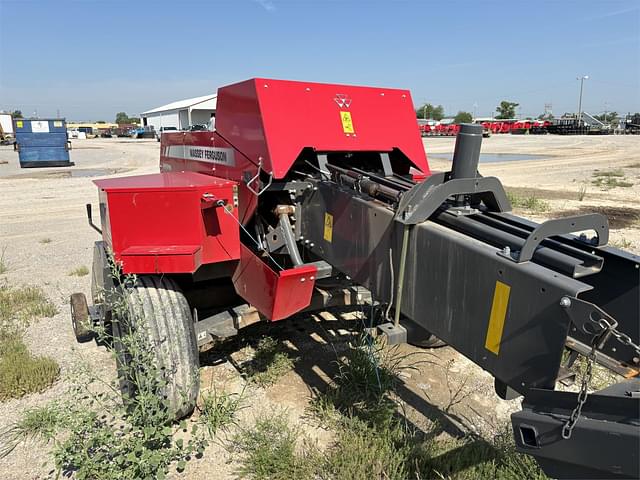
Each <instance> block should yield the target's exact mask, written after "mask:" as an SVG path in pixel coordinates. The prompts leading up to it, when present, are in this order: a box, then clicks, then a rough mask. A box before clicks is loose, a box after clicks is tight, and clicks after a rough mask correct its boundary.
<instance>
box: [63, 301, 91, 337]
mask: <svg viewBox="0 0 640 480" xmlns="http://www.w3.org/2000/svg"><path fill="white" fill-rule="evenodd" d="M69 303H70V305H71V326H72V327H73V334H74V335H75V336H76V341H77V342H78V343H85V342H88V341H90V340H91V339H93V332H92V331H91V321H90V320H89V306H88V305H87V297H85V295H84V293H72V294H71V298H70V302H69Z"/></svg>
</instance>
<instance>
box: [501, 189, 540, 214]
mask: <svg viewBox="0 0 640 480" xmlns="http://www.w3.org/2000/svg"><path fill="white" fill-rule="evenodd" d="M507 198H508V199H509V202H510V203H511V206H512V207H515V208H523V209H525V210H529V211H530V212H546V211H548V210H549V202H547V201H545V200H540V199H539V198H537V197H536V196H535V195H530V196H521V195H518V194H516V193H513V192H509V191H507Z"/></svg>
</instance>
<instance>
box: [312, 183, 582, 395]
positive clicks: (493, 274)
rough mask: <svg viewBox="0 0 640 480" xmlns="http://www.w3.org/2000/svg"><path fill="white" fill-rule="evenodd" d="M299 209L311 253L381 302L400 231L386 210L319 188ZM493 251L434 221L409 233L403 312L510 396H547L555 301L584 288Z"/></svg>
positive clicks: (559, 335) (554, 356)
mask: <svg viewBox="0 0 640 480" xmlns="http://www.w3.org/2000/svg"><path fill="white" fill-rule="evenodd" d="M302 210H303V215H302V218H303V222H302V233H303V235H304V237H305V239H309V240H310V241H311V242H313V243H314V247H313V248H311V250H312V251H313V252H314V253H315V254H317V255H319V256H320V257H321V258H323V259H325V260H326V261H327V262H329V263H331V264H332V265H333V266H334V267H335V268H336V269H338V270H341V271H342V272H344V273H346V274H347V275H349V276H350V277H351V278H352V279H353V281H354V282H355V283H358V284H360V285H363V286H365V287H366V288H368V289H369V290H371V292H372V295H373V297H374V298H376V299H378V300H380V301H382V302H388V301H389V299H390V297H391V295H390V288H391V282H390V275H389V271H390V264H389V250H390V249H392V250H393V256H392V258H393V264H394V270H395V269H397V268H398V265H399V255H400V242H401V238H402V229H403V228H404V226H403V225H402V224H400V223H399V222H394V221H393V216H394V212H393V211H392V210H391V209H390V208H387V207H385V206H383V205H382V204H380V203H378V202H373V201H370V200H367V199H366V198H364V197H358V196H354V192H353V191H352V190H349V189H347V188H345V187H339V186H336V185H332V184H327V183H320V184H319V185H318V190H317V191H315V192H313V194H311V195H310V196H309V197H308V199H307V201H305V203H303V206H302ZM325 212H327V213H330V214H331V215H333V238H332V241H331V242H328V241H326V240H325V239H324V237H323V225H324V221H323V219H324V214H325ZM498 252H499V249H497V248H495V247H493V246H490V245H487V244H486V243H484V242H481V241H478V240H474V239H472V238H470V237H469V236H467V235H464V234H462V233H459V232H455V231H453V230H451V229H450V228H447V227H444V226H442V225H438V224H436V223H434V222H424V223H421V224H419V225H416V226H414V227H413V228H412V230H411V235H410V240H409V250H408V259H407V270H406V273H405V275H406V282H405V287H404V299H403V302H402V309H401V311H402V314H403V315H404V316H406V317H407V318H408V319H410V320H412V321H414V322H415V323H417V324H418V325H419V326H421V327H422V328H424V329H426V330H428V331H429V332H431V333H433V334H434V335H436V336H437V337H438V338H440V339H442V340H443V341H445V342H447V343H448V344H450V345H452V346H453V347H454V348H456V349H457V350H459V351H460V352H461V353H463V354H464V355H466V356H467V357H469V358H470V359H471V360H473V361H474V362H476V363H477V364H479V365H480V366H482V367H483V368H485V369H486V370H488V371H489V372H491V373H492V374H493V375H494V376H496V377H497V378H498V379H499V380H501V381H502V382H504V383H505V384H507V385H509V386H511V387H512V388H513V389H514V390H516V391H518V392H521V393H523V392H526V391H527V389H528V388H530V387H544V388H553V385H554V384H555V379H556V376H557V374H558V368H559V365H560V359H561V355H562V351H563V348H564V342H565V339H566V335H567V331H568V327H569V319H568V318H567V316H566V315H565V314H564V312H563V311H562V308H561V307H560V304H559V303H560V299H561V298H562V297H563V296H566V295H571V296H576V295H578V294H579V293H581V292H584V291H586V290H588V289H590V287H589V285H587V284H584V283H582V282H580V281H577V280H575V279H572V278H567V277H564V276H561V275H558V274H557V273H556V272H554V271H553V270H550V269H548V268H545V267H543V266H541V265H537V264H535V263H531V262H528V263H524V264H518V263H515V262H513V261H511V260H510V259H506V258H504V257H501V256H500V255H498ZM496 280H500V281H502V282H504V283H507V284H509V285H510V286H511V288H512V291H511V299H510V303H509V313H508V316H507V321H506V323H505V327H504V333H503V336H502V338H503V342H502V345H501V349H500V355H498V356H496V355H494V354H493V353H492V352H490V351H488V350H487V349H486V348H485V347H484V343H485V337H486V335H487V327H488V321H489V315H490V310H491V304H492V299H493V294H494V289H495V282H496ZM521 312H526V315H522V314H521ZM532 359H535V361H532Z"/></svg>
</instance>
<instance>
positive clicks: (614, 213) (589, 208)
mask: <svg viewBox="0 0 640 480" xmlns="http://www.w3.org/2000/svg"><path fill="white" fill-rule="evenodd" d="M585 213H601V214H602V215H604V216H605V217H607V218H608V219H609V227H610V228H612V229H616V230H617V229H620V228H629V227H633V226H637V225H638V223H640V209H637V208H628V207H605V206H596V205H584V206H582V207H579V208H576V209H574V210H562V211H557V212H554V213H553V215H555V216H558V217H569V216H571V215H582V214H585Z"/></svg>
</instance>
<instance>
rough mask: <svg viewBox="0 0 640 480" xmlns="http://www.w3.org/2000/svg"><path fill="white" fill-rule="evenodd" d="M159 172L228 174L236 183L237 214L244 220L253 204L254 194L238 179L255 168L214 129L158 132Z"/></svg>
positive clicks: (253, 207) (255, 201) (243, 221)
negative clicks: (160, 134) (210, 130)
mask: <svg viewBox="0 0 640 480" xmlns="http://www.w3.org/2000/svg"><path fill="white" fill-rule="evenodd" d="M160 170H161V171H162V172H181V171H195V172H198V173H202V174H205V175H214V176H216V177H221V178H228V179H230V180H234V181H236V182H238V184H239V191H238V196H239V207H238V208H239V210H240V211H239V213H238V218H239V219H241V221H242V223H243V224H244V223H245V222H246V221H247V220H248V219H249V218H251V215H253V212H254V210H255V208H256V204H257V203H258V202H257V200H258V199H257V197H256V196H255V195H254V194H253V193H251V192H250V191H249V190H248V189H247V188H246V187H245V183H244V182H243V181H242V180H243V178H244V176H245V175H248V176H249V178H251V177H253V176H254V175H255V174H256V172H257V171H258V168H257V166H256V165H254V164H253V163H251V162H250V161H249V160H248V159H247V157H246V156H244V155H242V154H241V153H240V152H238V151H236V150H235V149H234V148H233V146H232V145H231V144H229V143H228V142H227V141H226V140H225V139H224V138H222V137H221V136H220V135H218V134H217V133H216V132H208V131H207V132H177V133H164V134H162V145H161V146H160Z"/></svg>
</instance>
